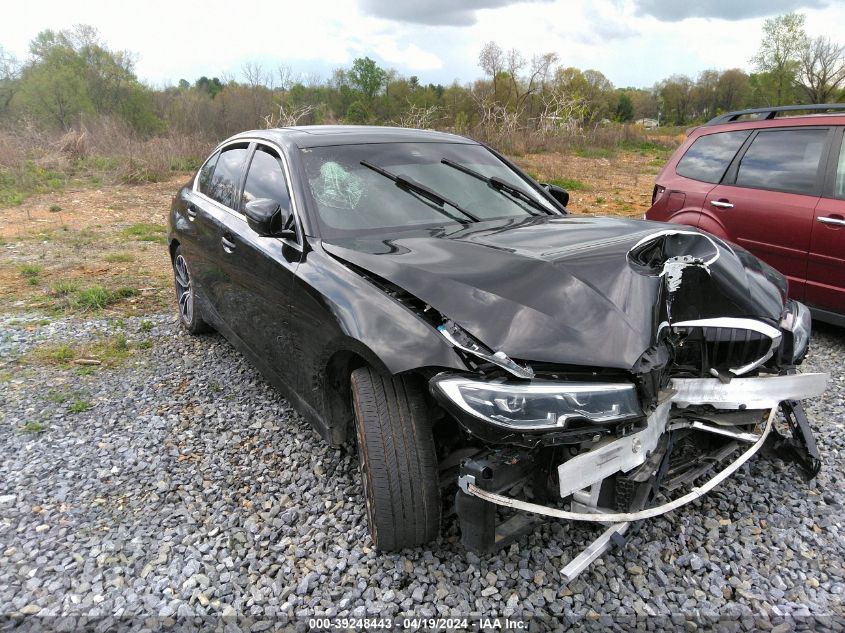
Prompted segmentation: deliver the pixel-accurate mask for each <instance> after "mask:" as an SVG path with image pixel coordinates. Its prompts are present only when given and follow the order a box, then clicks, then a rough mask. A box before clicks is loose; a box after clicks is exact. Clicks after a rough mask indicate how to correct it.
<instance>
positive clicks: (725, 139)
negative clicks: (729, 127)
mask: <svg viewBox="0 0 845 633" xmlns="http://www.w3.org/2000/svg"><path fill="white" fill-rule="evenodd" d="M749 134H751V130H737V131H735V132H719V133H718V134H708V135H707V136H702V137H700V138H699V139H698V140H697V141H695V142H694V143H693V144H692V146H691V147H690V148H689V149H688V150H687V153H686V154H684V157H683V158H682V159H681V160H680V162H679V163H678V166H677V167H676V168H675V172H677V174H678V175H679V176H685V177H687V178H692V179H693V180H702V181H704V182H712V183H717V182H719V181H720V180H722V176H724V175H725V171H726V170H727V168H728V165H730V162H731V160H733V157H734V156H735V155H736V152H737V150H738V149H739V148H740V146H741V145H742V144H743V143H744V142H745V139H747V138H748V135H749Z"/></svg>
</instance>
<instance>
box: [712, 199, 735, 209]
mask: <svg viewBox="0 0 845 633" xmlns="http://www.w3.org/2000/svg"><path fill="white" fill-rule="evenodd" d="M710 204H712V205H713V206H714V207H718V208H719V209H733V208H734V205H732V204H731V203H730V202H728V201H727V200H711V201H710Z"/></svg>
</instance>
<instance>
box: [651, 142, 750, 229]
mask: <svg viewBox="0 0 845 633" xmlns="http://www.w3.org/2000/svg"><path fill="white" fill-rule="evenodd" d="M750 134H751V131H750V130H731V131H729V132H717V133H715V134H705V135H703V136H700V137H698V138H697V139H696V140H695V141H694V142H693V143H692V145H690V147H689V148H688V149H687V151H686V152H685V153H684V155H683V156H682V157H681V159H680V160H679V161H678V164H677V166H676V167H675V169H674V175H671V176H669V177H661V178H659V179H658V182H657V187H656V189H655V192H654V203H653V204H652V207H651V209H649V211H648V216H647V217H648V219H649V220H664V221H668V222H675V223H678V224H688V225H690V226H698V224H699V216H700V215H701V207H702V206H703V205H704V201H705V199H706V197H707V194H708V193H710V191H711V190H712V189H713V187H714V186H716V184H717V183H718V182H720V181H721V180H722V178H723V176H724V175H725V172H726V171H727V169H728V167H729V166H730V164H731V161H732V160H733V158H734V156H736V153H737V151H738V150H739V148H740V147H742V144H743V143H744V142H745V140H746V139H747V138H748V137H749V135H750ZM667 171H669V172H670V173H671V171H673V170H672V169H671V167H670V168H669V169H668V170H667ZM663 176H665V174H664V175H663ZM661 188H662V189H663V191H661Z"/></svg>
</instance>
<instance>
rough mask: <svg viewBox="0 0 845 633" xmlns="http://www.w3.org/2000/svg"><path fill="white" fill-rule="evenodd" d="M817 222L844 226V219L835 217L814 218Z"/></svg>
mask: <svg viewBox="0 0 845 633" xmlns="http://www.w3.org/2000/svg"><path fill="white" fill-rule="evenodd" d="M816 221H817V222H821V223H822V224H832V225H834V226H845V219H843V218H837V217H826V218H816Z"/></svg>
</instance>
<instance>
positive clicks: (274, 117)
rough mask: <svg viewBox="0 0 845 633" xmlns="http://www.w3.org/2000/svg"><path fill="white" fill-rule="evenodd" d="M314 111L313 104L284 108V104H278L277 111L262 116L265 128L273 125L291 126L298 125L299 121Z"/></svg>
mask: <svg viewBox="0 0 845 633" xmlns="http://www.w3.org/2000/svg"><path fill="white" fill-rule="evenodd" d="M313 111H314V106H312V105H305V106H300V107H298V108H286V107H285V105H284V104H280V105H279V111H278V112H271V113H270V114H268V115H267V116H265V117H264V127H265V128H266V129H268V130H269V129H270V128H274V127H291V126H293V125H299V122H300V121H301V120H302V119H304V118H305V117H307V116H308V115H309V114H311V113H312V112H313Z"/></svg>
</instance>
